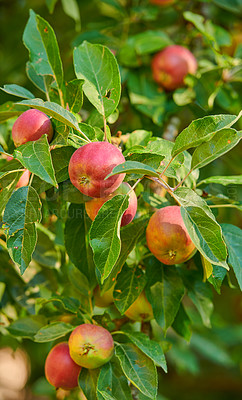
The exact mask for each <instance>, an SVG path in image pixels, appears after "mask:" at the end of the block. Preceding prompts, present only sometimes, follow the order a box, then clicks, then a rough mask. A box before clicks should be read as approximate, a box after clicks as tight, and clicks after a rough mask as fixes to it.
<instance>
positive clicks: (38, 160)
mask: <svg viewBox="0 0 242 400" xmlns="http://www.w3.org/2000/svg"><path fill="white" fill-rule="evenodd" d="M13 156H14V157H15V158H17V160H19V161H20V162H21V164H23V166H24V167H25V168H27V169H28V170H29V171H30V172H32V173H34V174H35V175H37V176H38V177H39V178H40V179H43V180H44V181H46V182H48V183H51V184H52V185H53V186H55V187H58V184H57V181H56V177H55V171H54V167H53V164H52V159H51V155H50V148H49V144H48V140H47V135H43V136H42V137H41V138H40V139H38V140H35V141H31V142H27V143H25V144H23V145H22V146H19V147H18V148H17V149H15V150H14V153H13Z"/></svg>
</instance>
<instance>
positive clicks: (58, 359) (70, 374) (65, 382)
mask: <svg viewBox="0 0 242 400" xmlns="http://www.w3.org/2000/svg"><path fill="white" fill-rule="evenodd" d="M80 371H81V367H80V365H77V364H76V363H75V362H74V361H73V359H72V358H71V357H70V352H69V346H68V343H67V342H62V343H58V344H57V345H56V346H54V347H53V348H52V349H51V351H50V352H49V354H48V356H47V358H46V361H45V376H46V379H47V381H48V382H49V383H50V384H51V385H53V386H55V387H56V388H62V389H66V390H67V389H72V388H74V387H76V386H78V375H79V373H80Z"/></svg>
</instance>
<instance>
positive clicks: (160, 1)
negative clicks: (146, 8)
mask: <svg viewBox="0 0 242 400" xmlns="http://www.w3.org/2000/svg"><path fill="white" fill-rule="evenodd" d="M174 1H175V0H150V3H151V4H156V5H157V6H168V5H169V4H172V3H174Z"/></svg>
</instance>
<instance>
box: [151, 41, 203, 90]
mask: <svg viewBox="0 0 242 400" xmlns="http://www.w3.org/2000/svg"><path fill="white" fill-rule="evenodd" d="M151 69H152V73H153V78H154V80H155V81H156V82H157V83H158V84H159V85H161V86H163V87H164V88H165V89H167V90H174V89H177V88H179V87H181V86H183V85H184V78H185V76H186V75H187V74H188V73H190V74H195V72H196V70H197V60H196V58H195V57H194V55H193V54H192V53H191V52H190V50H188V49H187V48H185V47H183V46H179V45H172V46H168V47H166V48H165V49H164V50H161V51H160V52H159V53H157V54H155V56H154V57H153V59H152V61H151Z"/></svg>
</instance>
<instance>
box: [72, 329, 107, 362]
mask: <svg viewBox="0 0 242 400" xmlns="http://www.w3.org/2000/svg"><path fill="white" fill-rule="evenodd" d="M68 343H69V348H70V356H71V358H72V359H73V361H75V363H77V364H78V365H80V366H81V367H84V368H89V369H94V368H98V367H101V365H103V364H106V363H107V362H108V361H109V360H110V359H111V358H112V356H113V353H114V342H113V338H112V336H111V334H110V333H109V332H108V331H107V329H105V328H103V327H102V326H98V325H92V324H82V325H79V326H77V327H76V328H75V329H74V331H73V332H72V333H71V335H70V338H69V342H68Z"/></svg>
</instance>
